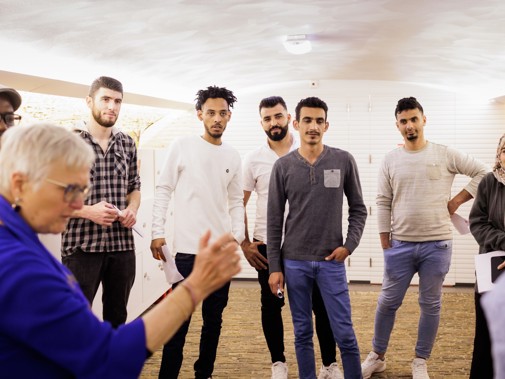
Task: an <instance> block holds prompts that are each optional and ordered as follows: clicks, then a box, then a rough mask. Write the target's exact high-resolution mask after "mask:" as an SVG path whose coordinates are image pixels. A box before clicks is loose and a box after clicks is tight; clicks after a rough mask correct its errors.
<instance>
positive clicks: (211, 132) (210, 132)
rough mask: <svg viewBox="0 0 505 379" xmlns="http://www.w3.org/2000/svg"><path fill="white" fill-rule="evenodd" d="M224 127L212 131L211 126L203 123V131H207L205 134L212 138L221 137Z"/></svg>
mask: <svg viewBox="0 0 505 379" xmlns="http://www.w3.org/2000/svg"><path fill="white" fill-rule="evenodd" d="M225 129H226V127H222V128H221V129H220V130H219V131H212V128H211V127H208V126H207V125H205V131H206V132H207V134H208V135H209V136H211V137H212V138H216V139H217V138H221V137H222V136H223V133H224V131H225Z"/></svg>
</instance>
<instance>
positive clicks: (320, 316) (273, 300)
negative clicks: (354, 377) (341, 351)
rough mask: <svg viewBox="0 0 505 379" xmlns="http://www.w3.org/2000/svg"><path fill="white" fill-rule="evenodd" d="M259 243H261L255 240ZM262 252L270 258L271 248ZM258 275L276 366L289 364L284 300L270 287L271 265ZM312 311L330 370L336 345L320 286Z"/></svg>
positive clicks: (263, 322) (265, 329)
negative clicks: (269, 251)
mask: <svg viewBox="0 0 505 379" xmlns="http://www.w3.org/2000/svg"><path fill="white" fill-rule="evenodd" d="M255 241H257V240H255ZM258 251H259V252H260V254H261V255H263V256H264V257H265V258H266V257H267V245H259V246H258ZM256 271H257V272H258V282H259V284H260V287H261V326H262V327H263V334H264V335H265V340H266V342H267V346H268V350H269V351H270V357H271V359H272V363H274V362H278V361H280V362H285V361H286V357H285V356H284V325H283V321H282V313H281V311H282V307H283V306H284V299H279V298H278V297H277V296H275V295H274V294H272V291H271V290H270V286H269V285H268V278H269V273H268V265H267V268H266V269H264V270H256ZM312 310H313V311H314V315H315V316H316V317H315V319H316V334H317V339H318V341H319V348H320V349H321V359H322V361H323V365H324V366H329V365H331V364H332V363H334V362H336V359H335V357H336V354H337V353H336V350H337V348H336V345H335V340H334V339H333V333H332V331H331V327H330V321H329V320H328V315H327V314H326V308H325V307H324V302H323V299H322V297H321V293H320V292H319V288H318V287H317V284H316V283H314V288H313V290H312Z"/></svg>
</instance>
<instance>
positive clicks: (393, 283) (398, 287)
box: [372, 240, 452, 359]
mask: <svg viewBox="0 0 505 379" xmlns="http://www.w3.org/2000/svg"><path fill="white" fill-rule="evenodd" d="M391 245H392V247H391V248H389V249H386V250H384V281H383V283H382V290H381V294H380V296H379V300H378V302H377V311H376V312H375V330H374V338H373V341H372V345H373V349H374V351H375V352H377V353H385V352H386V350H387V347H388V343H389V338H390V336H391V331H392V329H393V325H394V322H395V315H396V311H397V310H398V308H399V307H400V305H401V304H402V301H403V298H404V297H405V293H406V292H407V289H408V288H409V286H410V282H411V280H412V277H413V276H414V274H415V273H416V272H417V273H418V274H419V306H420V308H421V315H420V318H419V326H418V331H417V344H416V356H417V357H420V358H425V359H427V358H429V356H430V354H431V350H432V349H433V344H434V343H435V337H436V336H437V331H438V325H439V322H440V309H441V303H442V284H443V283H444V279H445V275H446V274H447V272H448V271H449V267H450V265H451V255H452V240H445V241H428V242H405V241H396V240H393V241H391Z"/></svg>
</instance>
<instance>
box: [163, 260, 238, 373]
mask: <svg viewBox="0 0 505 379" xmlns="http://www.w3.org/2000/svg"><path fill="white" fill-rule="evenodd" d="M195 257H196V255H194V254H182V253H177V254H176V255H175V264H176V265H177V269H178V270H179V272H180V273H181V275H182V276H184V277H185V278H187V277H188V276H189V274H191V271H193V266H194V264H195ZM177 285H178V284H177V283H176V284H174V285H173V286H172V287H173V288H176V287H177ZM229 290H230V282H228V283H226V284H225V285H224V286H223V287H221V288H220V289H218V290H216V291H214V292H213V293H211V294H210V295H209V297H207V298H206V299H205V300H204V301H203V303H202V319H203V325H202V331H201V334H200V355H199V357H198V360H197V361H196V362H195V364H194V369H195V378H196V379H207V378H210V377H211V376H212V372H213V371H214V362H215V361H216V354H217V346H218V344H219V336H220V335H221V324H222V323H223V311H224V308H225V307H226V305H227V304H228V292H229ZM169 296H170V295H169ZM190 322H191V317H190V318H189V319H188V320H187V321H186V322H185V323H184V324H182V326H181V327H180V328H179V330H178V331H177V333H175V335H174V336H173V337H172V339H171V340H170V341H168V342H167V344H166V345H165V346H164V347H163V355H162V358H161V365H160V372H159V379H173V378H177V377H178V376H179V371H180V369H181V365H182V360H183V348H184V343H185V342H186V334H187V333H188V329H189V324H190Z"/></svg>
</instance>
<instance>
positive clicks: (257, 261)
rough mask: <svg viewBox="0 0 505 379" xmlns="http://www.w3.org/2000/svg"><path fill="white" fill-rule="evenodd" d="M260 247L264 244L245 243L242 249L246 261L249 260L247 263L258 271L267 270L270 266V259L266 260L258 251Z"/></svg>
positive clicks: (259, 242)
mask: <svg viewBox="0 0 505 379" xmlns="http://www.w3.org/2000/svg"><path fill="white" fill-rule="evenodd" d="M258 245H263V242H261V241H258V242H250V241H244V242H242V244H241V245H240V247H241V249H242V252H243V253H244V257H245V259H247V262H249V264H250V265H251V266H252V267H254V268H255V269H256V270H265V269H266V268H267V265H268V259H266V258H265V257H264V256H263V255H261V253H260V252H259V251H258Z"/></svg>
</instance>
